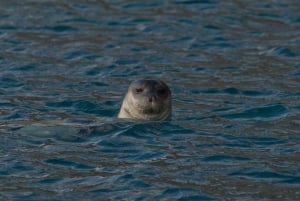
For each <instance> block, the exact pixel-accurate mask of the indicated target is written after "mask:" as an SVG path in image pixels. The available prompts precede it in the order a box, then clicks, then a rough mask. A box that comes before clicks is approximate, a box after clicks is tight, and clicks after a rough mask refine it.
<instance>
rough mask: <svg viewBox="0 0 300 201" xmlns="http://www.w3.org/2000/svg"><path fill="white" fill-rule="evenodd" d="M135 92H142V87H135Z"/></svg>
mask: <svg viewBox="0 0 300 201" xmlns="http://www.w3.org/2000/svg"><path fill="white" fill-rule="evenodd" d="M135 92H136V93H142V92H143V89H142V88H136V89H135Z"/></svg>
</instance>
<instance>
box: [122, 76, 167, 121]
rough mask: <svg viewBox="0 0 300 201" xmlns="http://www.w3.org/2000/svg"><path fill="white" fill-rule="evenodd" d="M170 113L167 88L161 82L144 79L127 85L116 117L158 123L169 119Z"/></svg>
mask: <svg viewBox="0 0 300 201" xmlns="http://www.w3.org/2000/svg"><path fill="white" fill-rule="evenodd" d="M171 111H172V101H171V91H170V89H169V87H168V86H167V85H166V84H165V83H164V82H163V81H161V80H157V79H147V78H145V79H141V80H137V81H134V82H132V83H131V84H130V85H129V88H128V91H127V93H126V95H125V97H124V100H123V103H122V106H121V109H120V112H119V115H118V117H119V118H128V119H140V120H153V121H158V120H166V119H168V118H170V117H171Z"/></svg>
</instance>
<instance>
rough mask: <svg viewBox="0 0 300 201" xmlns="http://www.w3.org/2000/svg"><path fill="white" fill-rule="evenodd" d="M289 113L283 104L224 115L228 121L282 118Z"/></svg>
mask: <svg viewBox="0 0 300 201" xmlns="http://www.w3.org/2000/svg"><path fill="white" fill-rule="evenodd" d="M287 113H288V109H287V108H286V107H285V106H283V105H282V104H271V105H266V106H264V107H257V108H251V109H247V110H245V111H243V112H239V113H232V114H226V115H222V117H224V118H228V119H274V118H281V117H283V116H285V115H286V114H287Z"/></svg>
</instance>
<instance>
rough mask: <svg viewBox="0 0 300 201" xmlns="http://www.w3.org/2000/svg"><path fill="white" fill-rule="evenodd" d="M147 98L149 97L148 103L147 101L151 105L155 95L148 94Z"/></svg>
mask: <svg viewBox="0 0 300 201" xmlns="http://www.w3.org/2000/svg"><path fill="white" fill-rule="evenodd" d="M148 97H149V98H148V101H149V102H150V103H152V102H153V101H155V100H156V97H155V94H149V95H148Z"/></svg>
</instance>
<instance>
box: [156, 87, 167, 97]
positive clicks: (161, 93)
mask: <svg viewBox="0 0 300 201" xmlns="http://www.w3.org/2000/svg"><path fill="white" fill-rule="evenodd" d="M157 93H158V95H160V96H161V95H164V94H166V93H167V90H165V89H158V90H157Z"/></svg>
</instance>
